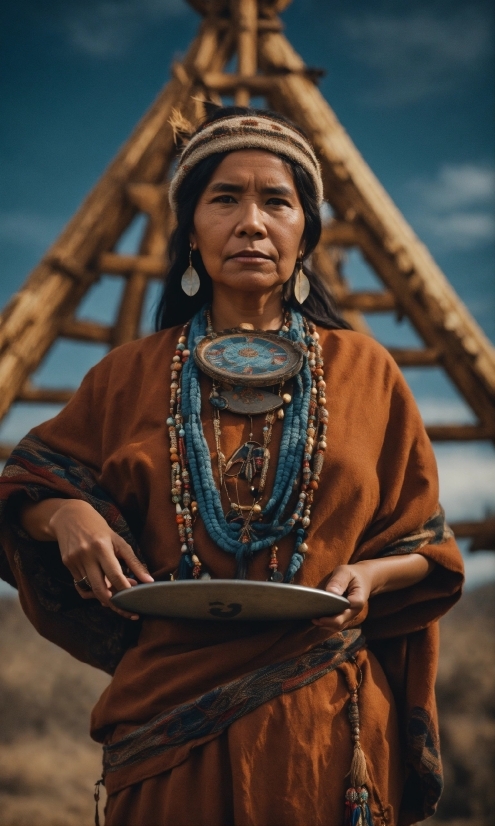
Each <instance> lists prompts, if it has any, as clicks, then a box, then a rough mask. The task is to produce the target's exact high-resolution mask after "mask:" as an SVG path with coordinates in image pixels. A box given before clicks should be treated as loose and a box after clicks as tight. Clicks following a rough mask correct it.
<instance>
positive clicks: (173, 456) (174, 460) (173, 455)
mask: <svg viewBox="0 0 495 826" xmlns="http://www.w3.org/2000/svg"><path fill="white" fill-rule="evenodd" d="M170 461H171V462H178V461H179V457H178V456H177V453H172V455H171V457H170Z"/></svg>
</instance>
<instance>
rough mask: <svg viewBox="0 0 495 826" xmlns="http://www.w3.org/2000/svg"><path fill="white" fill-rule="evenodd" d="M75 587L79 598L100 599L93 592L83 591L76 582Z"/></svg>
mask: <svg viewBox="0 0 495 826" xmlns="http://www.w3.org/2000/svg"><path fill="white" fill-rule="evenodd" d="M74 587H75V589H76V591H77V593H78V594H79V596H80V597H82V599H98V597H97V596H96V594H94V593H93V591H92V590H91V591H86V590H83V589H82V588H81V587H80V586H79V585H76V583H75V582H74Z"/></svg>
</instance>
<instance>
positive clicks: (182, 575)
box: [177, 553, 193, 579]
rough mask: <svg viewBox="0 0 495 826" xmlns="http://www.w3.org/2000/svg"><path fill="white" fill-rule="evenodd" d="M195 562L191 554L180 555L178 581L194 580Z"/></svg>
mask: <svg viewBox="0 0 495 826" xmlns="http://www.w3.org/2000/svg"><path fill="white" fill-rule="evenodd" d="M192 569H193V561H192V559H191V554H188V553H185V554H182V553H181V555H180V560H179V570H178V571H177V579H192Z"/></svg>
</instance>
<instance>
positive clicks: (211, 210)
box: [191, 149, 305, 293]
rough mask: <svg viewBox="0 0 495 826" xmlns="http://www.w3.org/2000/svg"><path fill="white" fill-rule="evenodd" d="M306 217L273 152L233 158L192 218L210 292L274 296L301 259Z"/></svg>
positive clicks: (226, 160)
mask: <svg viewBox="0 0 495 826" xmlns="http://www.w3.org/2000/svg"><path fill="white" fill-rule="evenodd" d="M304 225H305V220H304V212H303V209H302V206H301V202H300V200H299V195H298V192H297V189H296V187H295V184H294V181H293V178H292V174H291V171H290V168H288V167H287V165H286V164H284V162H283V161H282V160H281V159H280V158H279V157H277V155H274V154H272V153H271V152H264V151H262V150H258V149H246V150H242V151H238V152H231V153H230V154H229V155H227V156H226V157H225V158H224V159H223V160H222V162H221V163H220V164H219V166H218V167H217V168H216V170H215V172H214V173H213V175H212V177H211V179H210V181H209V183H208V186H207V187H206V189H205V191H204V192H203V194H202V195H201V197H200V199H199V201H198V204H197V206H196V211H195V213H194V231H193V233H192V234H191V242H192V244H193V247H194V248H195V249H198V250H199V252H200V253H201V258H202V259H203V263H204V265H205V267H206V270H207V272H208V273H209V275H210V277H211V279H212V281H213V284H214V287H215V284H218V285H220V284H221V285H224V286H226V287H229V288H231V289H233V290H239V291H241V292H250V293H255V292H261V293H263V292H272V291H273V290H274V288H277V287H278V286H281V285H282V284H284V283H285V282H286V281H288V280H289V278H290V277H291V275H292V273H293V271H294V267H295V263H296V260H297V258H298V257H300V256H301V255H302V254H303V251H304V244H303V241H302V236H303V232H304Z"/></svg>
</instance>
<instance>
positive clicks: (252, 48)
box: [232, 0, 258, 106]
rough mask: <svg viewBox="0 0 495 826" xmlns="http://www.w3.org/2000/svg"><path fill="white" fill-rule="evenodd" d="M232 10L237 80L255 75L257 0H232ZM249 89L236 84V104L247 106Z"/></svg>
mask: <svg viewBox="0 0 495 826" xmlns="http://www.w3.org/2000/svg"><path fill="white" fill-rule="evenodd" d="M232 7H233V8H232V11H233V15H234V19H235V21H236V27H237V54H238V72H239V81H240V82H242V79H243V78H244V77H252V76H253V75H256V68H257V51H258V3H257V0H233V3H232ZM249 101H250V90H249V88H247V87H246V86H242V85H239V86H237V89H236V92H235V104H236V106H249Z"/></svg>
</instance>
